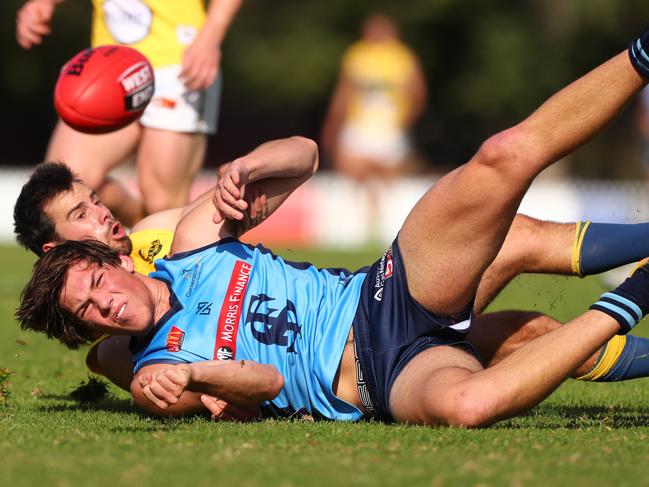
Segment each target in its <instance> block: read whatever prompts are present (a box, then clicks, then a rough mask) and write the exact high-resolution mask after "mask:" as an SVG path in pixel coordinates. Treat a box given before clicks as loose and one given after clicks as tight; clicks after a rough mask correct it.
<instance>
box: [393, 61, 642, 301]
mask: <svg viewBox="0 0 649 487" xmlns="http://www.w3.org/2000/svg"><path fill="white" fill-rule="evenodd" d="M644 83H645V82H644V81H643V79H642V78H641V77H640V75H638V73H637V72H636V71H635V69H634V68H633V67H632V65H631V63H630V62H629V59H628V54H627V53H626V52H624V53H621V54H620V55H618V56H616V57H614V58H613V59H611V60H610V61H608V62H606V63H604V64H603V65H601V66H599V67H598V68H596V69H595V70H593V71H591V72H590V73H588V74H587V75H586V76H584V77H582V78H581V79H579V80H577V81H575V82H574V83H572V84H571V85H569V86H568V87H566V88H564V89H563V90H562V91H560V92H559V93H557V94H556V95H554V96H553V97H552V98H550V99H549V100H548V101H547V102H546V103H544V104H543V105H542V106H541V107H540V108H539V109H538V110H536V111H535V112H534V113H533V114H532V115H531V116H530V117H528V118H527V119H526V120H525V121H523V122H522V123H520V124H519V125H517V126H515V127H513V128H511V129H509V130H506V131H504V132H502V133H500V134H497V135H496V136H494V137H492V138H490V139H489V140H487V141H486V142H485V143H484V144H483V146H482V147H481V148H480V150H479V151H478V153H477V154H476V155H475V156H474V157H473V158H472V159H471V160H470V161H469V162H468V163H467V164H465V165H464V166H461V167H460V168H458V169H456V170H454V171H452V172H451V173H450V174H448V175H447V176H445V177H443V178H442V179H441V180H440V181H439V182H438V183H437V184H436V185H435V186H434V187H432V188H431V189H430V190H429V191H428V192H427V193H426V194H425V195H424V196H423V197H422V199H421V200H420V201H419V202H418V203H417V205H415V207H414V208H413V210H412V211H411V213H410V215H409V216H408V217H407V219H406V221H405V223H404V226H403V229H402V231H401V233H400V235H399V243H400V247H401V251H402V254H403V257H404V260H405V263H406V269H407V276H408V285H409V289H410V291H411V293H412V295H413V297H414V298H415V299H416V300H417V301H418V302H419V303H421V304H422V305H424V306H425V307H426V308H428V309H429V310H431V311H434V312H438V313H446V314H449V313H457V312H461V311H464V310H466V308H467V305H468V304H469V303H471V301H472V300H473V298H474V296H475V293H476V290H477V287H478V283H479V281H480V279H481V276H482V273H483V272H484V271H485V269H486V268H487V267H488V266H489V264H490V263H491V262H492V261H493V259H494V258H495V257H496V255H497V253H498V251H499V249H500V247H501V245H502V243H503V241H504V239H505V236H506V234H507V231H508V229H509V226H510V224H511V222H512V219H513V218H514V215H515V212H516V208H517V207H518V205H519V203H520V201H521V199H522V197H523V195H524V194H525V191H526V190H527V188H528V187H529V184H530V183H531V182H532V180H533V179H534V177H535V176H536V175H537V174H538V173H539V172H540V171H541V170H543V169H544V168H545V167H547V166H549V165H550V164H552V163H553V162H555V161H556V160H558V159H559V158H561V157H563V156H564V155H566V154H568V153H570V152H571V151H572V150H574V149H576V148H577V147H579V146H580V145H581V144H583V143H584V142H586V141H588V140H589V139H590V138H592V137H593V136H594V135H595V134H596V133H597V132H599V131H600V130H601V129H602V128H603V127H604V126H605V125H606V124H607V123H608V122H609V121H610V120H611V119H612V118H613V117H614V116H615V115H616V114H617V113H618V112H619V111H620V110H621V109H622V108H623V106H624V105H625V104H626V102H627V101H628V100H629V99H630V98H631V97H632V96H633V95H634V94H636V93H637V92H638V91H639V90H640V89H641V88H642V86H644ZM449 282H452V283H453V286H448V283H449Z"/></svg>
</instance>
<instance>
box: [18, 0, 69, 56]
mask: <svg viewBox="0 0 649 487" xmlns="http://www.w3.org/2000/svg"><path fill="white" fill-rule="evenodd" d="M58 3H60V0H29V1H28V2H26V3H25V4H24V5H23V6H22V7H21V8H20V10H18V13H17V14H16V40H17V41H18V44H19V45H20V46H21V47H22V48H23V49H31V48H32V47H33V46H37V45H39V44H41V42H43V37H44V36H46V35H49V33H50V32H51V30H50V21H51V20H52V16H53V15H54V10H55V9H56V5H57V4H58Z"/></svg>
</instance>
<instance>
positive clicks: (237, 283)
mask: <svg viewBox="0 0 649 487" xmlns="http://www.w3.org/2000/svg"><path fill="white" fill-rule="evenodd" d="M251 273H252V265H250V264H248V263H247V262H244V261H242V260H238V261H237V262H236V263H235V264H234V268H233V269H232V274H231V275H230V284H229V285H228V290H227V292H226V293H225V298H224V300H223V305H222V306H221V314H220V315H219V323H218V326H217V330H216V343H215V344H214V359H215V360H232V359H234V357H235V355H236V352H237V332H238V330H239V320H240V319H241V310H242V307H243V299H244V298H245V296H246V288H247V287H248V281H249V280H250V274H251ZM219 357H222V358H219Z"/></svg>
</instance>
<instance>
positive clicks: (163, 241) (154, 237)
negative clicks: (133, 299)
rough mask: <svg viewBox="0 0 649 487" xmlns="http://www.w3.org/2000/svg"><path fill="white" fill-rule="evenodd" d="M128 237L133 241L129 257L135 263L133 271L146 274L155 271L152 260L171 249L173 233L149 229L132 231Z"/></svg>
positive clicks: (159, 257)
mask: <svg viewBox="0 0 649 487" xmlns="http://www.w3.org/2000/svg"><path fill="white" fill-rule="evenodd" d="M129 237H130V239H131V242H132V243H133V250H132V251H131V259H133V263H134V264H135V272H137V273H139V274H144V275H145V276H147V275H149V274H150V273H151V272H153V271H155V267H154V265H153V262H154V261H155V260H157V259H161V258H162V257H164V256H165V255H167V254H168V253H169V251H170V250H171V242H172V241H173V239H174V233H173V232H172V231H170V230H163V229H151V230H141V231H139V232H133V233H132V234H131V235H130V236H129Z"/></svg>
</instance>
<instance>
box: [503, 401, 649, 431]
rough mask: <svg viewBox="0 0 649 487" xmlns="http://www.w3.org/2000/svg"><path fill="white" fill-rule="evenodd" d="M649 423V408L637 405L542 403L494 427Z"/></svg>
mask: <svg viewBox="0 0 649 487" xmlns="http://www.w3.org/2000/svg"><path fill="white" fill-rule="evenodd" d="M647 426H649V409H647V408H637V407H625V406H617V407H605V406H567V405H561V404H557V405H541V406H538V407H536V408H534V409H533V410H531V411H529V412H527V413H525V414H523V415H521V416H519V417H517V418H512V419H510V420H507V421H503V422H501V423H498V424H496V425H494V426H492V428H503V429H529V428H538V429H554V428H565V429H575V430H579V429H591V428H606V429H631V428H641V427H647Z"/></svg>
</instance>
